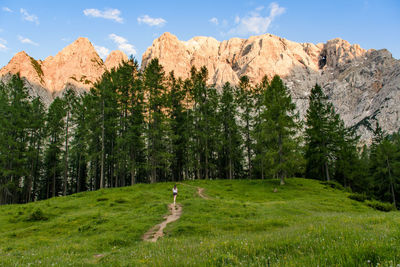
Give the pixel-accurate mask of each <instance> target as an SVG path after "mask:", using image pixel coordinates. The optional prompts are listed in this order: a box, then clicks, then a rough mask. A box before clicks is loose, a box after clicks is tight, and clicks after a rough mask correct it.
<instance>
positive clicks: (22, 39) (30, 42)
mask: <svg viewBox="0 0 400 267" xmlns="http://www.w3.org/2000/svg"><path fill="white" fill-rule="evenodd" d="M18 40H19V41H20V42H21V43H23V44H31V45H35V46H38V45H39V44H38V43H35V42H34V41H32V40H31V39H29V38H24V37H22V36H21V35H18Z"/></svg>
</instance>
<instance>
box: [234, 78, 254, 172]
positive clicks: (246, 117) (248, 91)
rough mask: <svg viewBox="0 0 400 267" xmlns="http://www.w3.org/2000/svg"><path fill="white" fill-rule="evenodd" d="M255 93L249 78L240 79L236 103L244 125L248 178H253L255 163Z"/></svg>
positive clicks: (243, 133) (242, 130)
mask: <svg viewBox="0 0 400 267" xmlns="http://www.w3.org/2000/svg"><path fill="white" fill-rule="evenodd" d="M254 96H255V92H254V89H253V87H252V86H251V85H250V80H249V77H247V76H242V77H240V82H239V87H238V90H237V91H236V102H237V104H238V106H239V117H240V120H241V123H242V127H241V128H242V129H241V132H242V135H243V137H244V150H245V154H246V161H247V170H246V171H247V175H246V176H247V178H250V177H251V176H252V164H251V163H252V161H253V146H254V140H253V138H252V135H251V133H252V131H253V126H254V125H253V124H254V116H255V114H254V108H255V106H254V104H255V101H256V99H254Z"/></svg>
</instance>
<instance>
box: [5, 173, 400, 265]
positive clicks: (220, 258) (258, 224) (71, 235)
mask: <svg viewBox="0 0 400 267" xmlns="http://www.w3.org/2000/svg"><path fill="white" fill-rule="evenodd" d="M184 183H185V184H188V185H190V186H188V185H183V184H178V188H179V195H178V199H177V202H178V203H179V204H181V205H182V209H183V212H182V215H181V217H180V219H179V220H177V221H175V222H173V223H170V224H168V226H167V228H166V229H165V233H166V235H165V236H164V237H162V238H161V239H159V240H158V241H157V243H148V242H144V241H142V240H141V237H142V235H143V234H144V233H145V232H146V231H147V230H148V229H150V228H151V227H152V226H154V225H155V224H157V223H160V222H162V221H163V220H164V219H163V216H164V215H165V214H167V213H168V209H167V205H168V204H169V203H171V201H172V193H171V189H172V187H173V183H157V184H139V185H134V186H132V187H123V188H114V189H104V190H99V191H95V192H84V193H79V194H74V195H70V196H67V197H57V198H52V199H48V200H44V201H39V202H35V203H29V204H24V205H6V206H0V266H39V265H40V266H52V265H54V266H77V265H78V266H81V265H84V266H91V265H96V266H183V265H184V266H227V265H229V266H268V263H270V266H317V265H320V266H335V265H338V266H364V265H365V266H368V264H367V262H368V260H369V261H370V262H371V266H377V263H380V264H381V266H386V265H390V263H391V262H392V263H395V264H397V263H398V262H399V260H400V259H399V258H398V255H400V239H399V238H397V237H398V233H399V231H398V225H399V223H400V214H399V212H398V211H397V212H389V213H385V212H379V211H375V210H373V209H372V208H369V207H367V205H365V204H364V203H360V202H356V201H354V200H351V199H349V198H348V197H347V195H348V194H349V193H346V192H344V191H340V190H337V189H333V188H331V187H330V186H329V185H325V184H321V183H320V182H319V181H316V180H306V179H295V178H293V179H288V180H287V184H286V185H284V186H280V185H279V181H278V180H216V181H206V180H200V181H191V182H184ZM196 186H200V187H203V188H205V194H207V196H208V197H209V198H207V199H203V198H201V197H199V196H198V194H197V192H196V190H197V189H196ZM275 189H276V190H275ZM395 264H393V266H395Z"/></svg>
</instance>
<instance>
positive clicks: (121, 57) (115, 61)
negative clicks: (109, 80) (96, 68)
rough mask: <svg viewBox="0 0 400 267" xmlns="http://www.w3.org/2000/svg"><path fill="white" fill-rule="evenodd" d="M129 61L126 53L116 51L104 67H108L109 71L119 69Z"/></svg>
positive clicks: (108, 58) (107, 59)
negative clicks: (123, 63)
mask: <svg viewBox="0 0 400 267" xmlns="http://www.w3.org/2000/svg"><path fill="white" fill-rule="evenodd" d="M127 60H128V57H127V56H126V54H125V53H124V52H122V51H120V50H114V51H112V52H111V53H110V54H109V55H108V56H107V58H106V61H105V62H104V65H105V66H106V68H107V70H111V69H112V68H117V67H118V66H119V65H120V64H121V62H123V61H127Z"/></svg>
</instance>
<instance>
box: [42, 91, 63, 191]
mask: <svg viewBox="0 0 400 267" xmlns="http://www.w3.org/2000/svg"><path fill="white" fill-rule="evenodd" d="M65 115H66V112H65V102H64V101H63V100H62V99H60V98H58V97H57V98H56V99H54V101H53V103H51V105H50V107H49V111H48V114H47V118H46V131H47V135H48V141H47V147H46V151H45V168H46V171H45V177H44V178H45V181H43V182H42V183H41V184H42V188H41V195H40V198H41V199H44V198H49V197H55V196H58V195H59V193H60V192H62V190H63V189H62V181H61V177H62V174H61V170H62V169H63V168H62V166H63V165H62V164H61V153H62V150H61V148H62V144H63V134H64V131H65V121H64V118H65Z"/></svg>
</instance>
